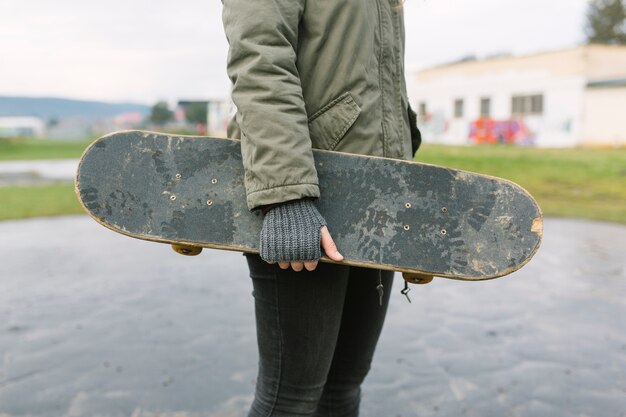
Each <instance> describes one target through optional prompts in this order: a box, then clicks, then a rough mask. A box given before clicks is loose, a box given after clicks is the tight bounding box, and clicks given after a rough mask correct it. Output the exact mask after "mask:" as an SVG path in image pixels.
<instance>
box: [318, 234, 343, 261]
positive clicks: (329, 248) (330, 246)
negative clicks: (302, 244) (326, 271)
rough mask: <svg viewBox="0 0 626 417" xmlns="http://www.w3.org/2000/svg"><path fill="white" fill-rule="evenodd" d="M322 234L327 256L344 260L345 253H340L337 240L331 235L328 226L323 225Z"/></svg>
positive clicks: (336, 259) (323, 247) (334, 259)
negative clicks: (336, 243)
mask: <svg viewBox="0 0 626 417" xmlns="http://www.w3.org/2000/svg"><path fill="white" fill-rule="evenodd" d="M320 236H321V240H322V249H324V252H325V253H326V256H328V257H329V258H330V259H331V260H333V261H337V262H341V261H343V255H342V254H340V253H339V251H338V250H337V245H335V241H334V240H333V238H332V237H331V236H330V232H329V231H328V227H326V226H324V227H322V229H321V230H320Z"/></svg>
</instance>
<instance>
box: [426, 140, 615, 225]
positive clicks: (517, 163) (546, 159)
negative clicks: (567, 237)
mask: <svg viewBox="0 0 626 417" xmlns="http://www.w3.org/2000/svg"><path fill="white" fill-rule="evenodd" d="M416 159H417V160H418V161H421V162H428V163H432V164H437V165H444V166H448V167H451V168H459V169H464V170H467V171H473V172H479V173H484V174H489V175H493V176H496V177H502V178H507V179H509V180H512V181H514V182H516V183H518V184H519V185H521V186H522V187H524V188H526V189H527V190H528V191H529V192H530V193H531V194H532V195H533V196H534V197H535V198H536V199H537V201H538V202H539V205H540V206H541V208H542V210H543V212H544V214H546V215H549V216H550V215H551V216H566V217H580V218H586V219H594V220H605V221H612V222H618V223H623V224H626V149H624V148H619V149H589V148H573V149H537V148H521V147H510V146H492V145H490V146H472V147H450V146H436V145H425V146H424V148H423V149H422V150H420V151H419V152H418V154H417V158H416Z"/></svg>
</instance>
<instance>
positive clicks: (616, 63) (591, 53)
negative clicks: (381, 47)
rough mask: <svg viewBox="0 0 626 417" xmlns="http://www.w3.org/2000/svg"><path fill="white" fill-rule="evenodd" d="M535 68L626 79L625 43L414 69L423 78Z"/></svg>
mask: <svg viewBox="0 0 626 417" xmlns="http://www.w3.org/2000/svg"><path fill="white" fill-rule="evenodd" d="M510 70H537V71H548V72H550V73H552V74H558V75H577V76H583V77H585V78H587V79H589V80H603V79H618V78H626V46H625V45H598V44H592V45H580V46H575V47H570V48H563V49H556V50H550V51H542V52H536V53H532V54H525V55H502V54H501V55H498V56H492V57H488V58H483V59H477V60H461V61H456V62H453V63H447V64H443V65H438V66H434V67H430V68H425V69H421V70H417V71H416V72H415V73H414V74H415V75H416V76H417V78H418V79H420V80H422V81H424V80H428V79H430V78H433V77H440V76H442V75H459V74H463V75H488V74H493V73H494V72H498V71H510Z"/></svg>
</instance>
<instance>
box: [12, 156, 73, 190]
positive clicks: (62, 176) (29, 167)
mask: <svg viewBox="0 0 626 417" xmlns="http://www.w3.org/2000/svg"><path fill="white" fill-rule="evenodd" d="M77 168H78V159H50V160H37V161H0V186H5V185H32V184H47V183H56V182H71V181H73V180H74V176H75V175H76V169H77Z"/></svg>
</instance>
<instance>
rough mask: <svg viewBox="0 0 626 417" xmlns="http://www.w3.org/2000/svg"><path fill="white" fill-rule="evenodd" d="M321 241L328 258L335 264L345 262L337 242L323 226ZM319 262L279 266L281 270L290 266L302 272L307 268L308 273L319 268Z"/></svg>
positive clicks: (293, 262) (285, 263)
mask: <svg viewBox="0 0 626 417" xmlns="http://www.w3.org/2000/svg"><path fill="white" fill-rule="evenodd" d="M320 240H321V243H322V249H323V250H324V253H326V256H328V257H329V258H330V259H331V260H333V261H335V262H341V261H343V255H342V254H340V253H339V251H338V250H337V245H335V241H334V240H333V238H332V237H331V236H330V232H329V231H328V227H326V226H323V227H322V228H321V230H320ZM317 263H318V261H310V262H298V261H292V262H278V266H279V267H280V268H281V269H289V266H291V268H293V270H294V271H296V272H300V271H302V270H303V269H305V268H306V270H307V271H314V270H315V268H317Z"/></svg>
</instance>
